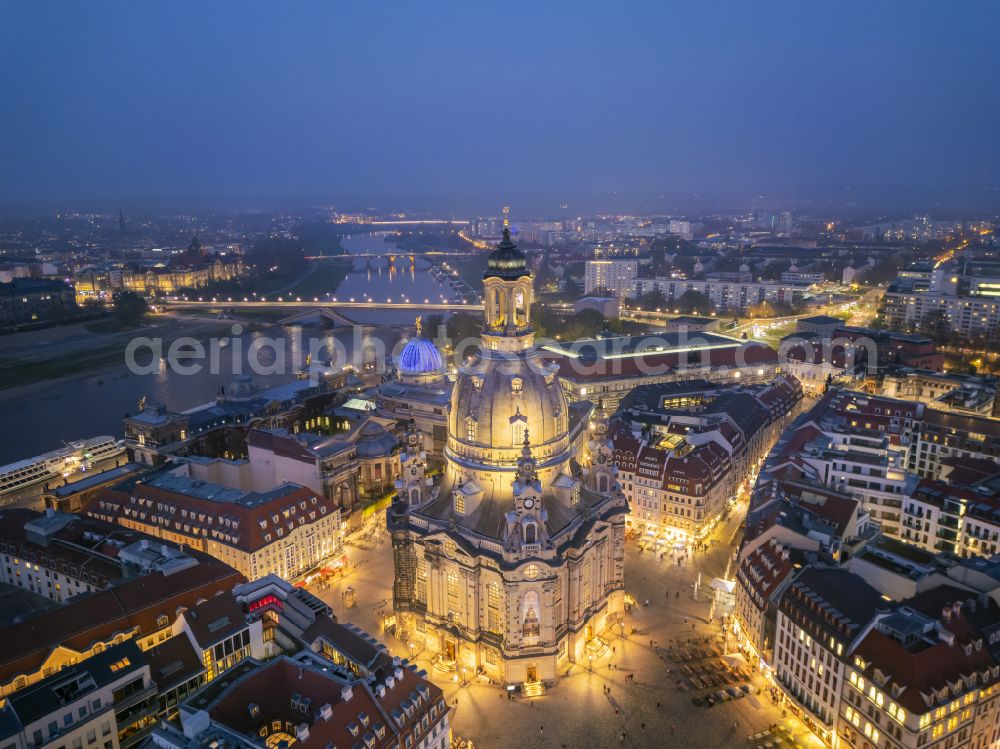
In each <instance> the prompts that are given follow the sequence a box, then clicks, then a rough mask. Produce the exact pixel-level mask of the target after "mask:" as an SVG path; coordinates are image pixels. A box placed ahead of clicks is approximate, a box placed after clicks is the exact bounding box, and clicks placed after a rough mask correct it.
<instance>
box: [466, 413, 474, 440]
mask: <svg viewBox="0 0 1000 749" xmlns="http://www.w3.org/2000/svg"><path fill="white" fill-rule="evenodd" d="M465 437H466V439H467V440H468V441H469V442H475V441H476V420H475V419H473V418H472V417H469V418H468V419H466V420H465Z"/></svg>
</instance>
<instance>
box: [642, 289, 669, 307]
mask: <svg viewBox="0 0 1000 749" xmlns="http://www.w3.org/2000/svg"><path fill="white" fill-rule="evenodd" d="M636 302H638V304H639V308H640V309H649V310H653V309H663V308H664V307H666V306H667V298H666V297H665V296H664V295H663V292H662V291H660V290H659V289H653V290H652V291H647V292H646V293H645V294H643V295H642V296H641V297H639V298H638V299H636Z"/></svg>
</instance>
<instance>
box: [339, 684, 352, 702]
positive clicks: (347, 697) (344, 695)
mask: <svg viewBox="0 0 1000 749" xmlns="http://www.w3.org/2000/svg"><path fill="white" fill-rule="evenodd" d="M353 696H354V687H352V686H351V685H350V684H345V685H344V686H343V687H342V688H341V690H340V699H342V700H343V701H344V702H350V701H351V698H352V697H353Z"/></svg>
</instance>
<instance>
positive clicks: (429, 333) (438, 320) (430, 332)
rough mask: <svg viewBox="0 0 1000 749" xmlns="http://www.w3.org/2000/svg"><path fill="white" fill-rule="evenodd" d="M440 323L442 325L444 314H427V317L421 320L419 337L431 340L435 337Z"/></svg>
mask: <svg viewBox="0 0 1000 749" xmlns="http://www.w3.org/2000/svg"><path fill="white" fill-rule="evenodd" d="M442 325H444V315H442V314H435V315H427V317H425V318H424V319H423V320H421V325H420V337H421V338H426V339H428V340H430V341H433V340H434V339H435V338H437V334H438V331H439V330H440V329H441V326H442Z"/></svg>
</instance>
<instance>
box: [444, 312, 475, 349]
mask: <svg viewBox="0 0 1000 749" xmlns="http://www.w3.org/2000/svg"><path fill="white" fill-rule="evenodd" d="M447 328H448V337H449V338H450V339H451V343H452V345H453V346H454V345H456V344H458V343H460V342H461V341H463V340H466V339H468V338H477V339H478V338H479V334H480V332H481V331H482V328H483V321H482V320H480V319H479V318H478V317H477V316H476V315H473V314H471V313H469V312H455V313H454V314H452V316H451V317H449V318H448V325H447Z"/></svg>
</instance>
